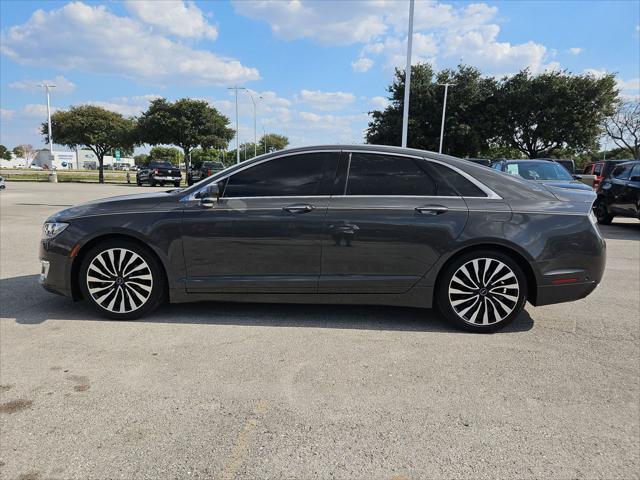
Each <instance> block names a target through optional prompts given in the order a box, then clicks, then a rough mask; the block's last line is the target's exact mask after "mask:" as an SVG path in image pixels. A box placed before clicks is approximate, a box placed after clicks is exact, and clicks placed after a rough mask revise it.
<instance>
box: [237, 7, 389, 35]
mask: <svg viewBox="0 0 640 480" xmlns="http://www.w3.org/2000/svg"><path fill="white" fill-rule="evenodd" d="M377 3H379V4H386V7H387V8H393V7H394V5H392V4H393V3H395V2H389V1H378V2H377ZM233 5H234V8H235V11H236V12H237V13H239V14H241V15H244V16H246V17H249V18H252V19H254V20H263V21H266V22H268V23H269V25H270V26H271V30H272V31H273V33H274V35H276V36H277V37H279V38H283V39H285V40H296V39H301V38H308V39H311V40H314V41H316V42H318V43H321V44H323V45H349V44H352V43H358V42H368V41H369V40H372V39H373V38H375V37H376V36H378V35H382V34H383V33H385V32H386V30H387V25H386V24H385V22H384V18H383V17H381V16H380V14H379V11H380V8H379V6H378V5H374V2H345V1H342V0H331V1H323V2H308V1H302V0H292V1H288V2H285V1H279V2H268V1H257V2H247V1H234V2H233Z"/></svg>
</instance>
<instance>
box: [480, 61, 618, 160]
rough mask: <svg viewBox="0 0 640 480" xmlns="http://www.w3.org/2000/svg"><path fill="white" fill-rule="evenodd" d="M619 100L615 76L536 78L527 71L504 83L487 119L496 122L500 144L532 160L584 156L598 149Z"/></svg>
mask: <svg viewBox="0 0 640 480" xmlns="http://www.w3.org/2000/svg"><path fill="white" fill-rule="evenodd" d="M617 96H618V91H617V89H616V82H615V77H614V75H605V76H603V77H602V78H596V77H594V76H592V75H571V74H569V73H567V72H558V71H553V72H545V73H542V74H540V75H537V76H533V75H531V73H530V72H529V71H528V70H523V71H521V72H519V73H517V74H516V75H514V76H512V77H505V78H504V79H502V81H501V84H500V87H499V89H498V92H497V93H496V95H495V98H494V99H493V101H492V102H491V105H490V106H489V107H488V108H487V114H489V115H490V116H491V117H493V118H495V119H496V121H497V122H498V129H497V132H496V133H497V135H496V138H495V139H496V141H497V142H498V143H500V144H501V145H503V146H507V147H511V148H515V149H517V150H519V151H520V152H522V153H523V154H525V155H526V156H527V157H529V158H540V157H549V156H551V155H553V154H554V152H557V151H561V150H563V149H564V150H568V151H573V152H576V153H580V152H585V151H589V150H593V149H595V148H597V141H598V138H599V137H600V136H601V134H602V131H603V128H602V125H603V123H604V120H605V118H607V117H608V116H610V115H611V114H612V113H613V111H614V107H615V105H616V102H617Z"/></svg>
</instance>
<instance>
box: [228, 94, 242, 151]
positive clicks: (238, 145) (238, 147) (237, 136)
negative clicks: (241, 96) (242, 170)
mask: <svg viewBox="0 0 640 480" xmlns="http://www.w3.org/2000/svg"><path fill="white" fill-rule="evenodd" d="M240 88H241V87H238V86H237V85H236V86H235V87H229V88H228V90H235V92H236V163H240V130H239V127H238V89H240Z"/></svg>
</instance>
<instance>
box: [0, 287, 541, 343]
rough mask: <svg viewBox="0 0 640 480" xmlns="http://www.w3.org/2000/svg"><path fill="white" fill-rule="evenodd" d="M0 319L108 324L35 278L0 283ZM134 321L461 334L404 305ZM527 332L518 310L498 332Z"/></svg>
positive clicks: (221, 305) (208, 311)
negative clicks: (54, 292)
mask: <svg viewBox="0 0 640 480" xmlns="http://www.w3.org/2000/svg"><path fill="white" fill-rule="evenodd" d="M0 317H1V318H2V319H3V320H4V321H6V320H12V319H15V321H16V322H17V323H20V324H25V325H34V324H40V323H43V322H45V321H47V320H85V321H103V322H110V321H115V320H107V319H104V318H101V317H100V316H99V315H98V314H97V313H96V312H95V311H94V310H93V309H92V308H91V306H90V305H89V304H88V303H87V302H73V301H72V300H70V299H68V298H65V297H61V296H58V295H54V294H51V293H48V292H46V291H44V290H43V289H42V287H40V285H39V284H38V275H25V276H20V277H11V278H4V279H0ZM135 321H136V322H145V323H173V324H203V325H241V326H267V327H307V328H342V329H353V330H390V331H419V332H449V333H465V332H461V331H459V330H457V329H455V328H454V327H452V326H451V325H449V323H448V322H447V321H446V320H445V319H444V317H442V315H440V313H438V312H437V311H436V310H427V309H420V308H408V307H386V306H370V305H331V304H313V305H299V304H282V303H268V304H267V303H230V302H199V303H181V304H173V305H168V304H167V305H163V306H161V307H160V308H158V310H156V311H155V312H153V313H152V314H150V315H148V316H146V317H144V318H142V319H140V320H135ZM531 328H533V319H532V318H531V316H530V315H529V313H528V312H527V311H523V312H522V313H521V314H520V316H519V317H518V318H516V320H515V321H514V322H513V323H511V325H508V326H507V327H506V328H504V329H502V330H500V332H501V333H509V332H512V333H513V332H523V331H528V330H531Z"/></svg>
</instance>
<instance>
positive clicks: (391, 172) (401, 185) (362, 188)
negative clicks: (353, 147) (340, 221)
mask: <svg viewBox="0 0 640 480" xmlns="http://www.w3.org/2000/svg"><path fill="white" fill-rule="evenodd" d="M437 191H438V188H437V184H436V181H435V179H434V178H433V176H432V175H430V174H429V173H428V165H427V163H426V162H425V161H424V160H421V159H414V158H409V157H395V156H391V155H380V154H372V153H355V152H354V153H353V154H351V161H350V162H349V167H348V181H347V190H346V194H347V195H395V196H402V195H412V196H414V195H415V196H434V195H438V193H437Z"/></svg>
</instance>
